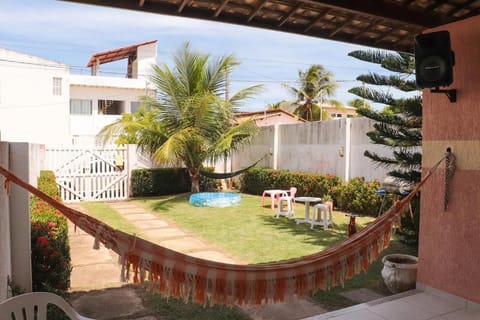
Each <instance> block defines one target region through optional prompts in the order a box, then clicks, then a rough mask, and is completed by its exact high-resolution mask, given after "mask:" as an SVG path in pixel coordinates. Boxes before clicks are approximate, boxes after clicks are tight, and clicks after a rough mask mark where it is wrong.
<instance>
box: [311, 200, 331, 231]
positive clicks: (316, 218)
mask: <svg viewBox="0 0 480 320" xmlns="http://www.w3.org/2000/svg"><path fill="white" fill-rule="evenodd" d="M313 208H314V212H313V218H312V221H311V225H310V229H313V226H314V225H316V224H320V223H321V225H323V229H324V230H328V225H330V224H332V223H333V216H332V208H331V207H330V205H329V204H326V203H319V204H316V205H315V206H314V207H313Z"/></svg>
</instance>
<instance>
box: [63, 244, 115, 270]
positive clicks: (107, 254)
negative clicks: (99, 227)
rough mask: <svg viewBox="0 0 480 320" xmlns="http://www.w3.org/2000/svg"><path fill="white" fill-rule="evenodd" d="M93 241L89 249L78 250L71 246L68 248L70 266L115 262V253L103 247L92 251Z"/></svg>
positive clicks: (78, 248) (76, 247)
mask: <svg viewBox="0 0 480 320" xmlns="http://www.w3.org/2000/svg"><path fill="white" fill-rule="evenodd" d="M92 245H93V241H92V243H91V245H90V248H84V247H83V248H80V247H78V246H73V247H71V248H70V256H71V259H72V265H75V266H80V265H87V264H91V263H103V262H107V261H108V262H114V261H116V260H117V258H115V257H116V256H117V254H116V253H114V252H112V251H110V250H108V249H106V248H105V247H102V246H100V249H98V250H95V249H93V246H92Z"/></svg>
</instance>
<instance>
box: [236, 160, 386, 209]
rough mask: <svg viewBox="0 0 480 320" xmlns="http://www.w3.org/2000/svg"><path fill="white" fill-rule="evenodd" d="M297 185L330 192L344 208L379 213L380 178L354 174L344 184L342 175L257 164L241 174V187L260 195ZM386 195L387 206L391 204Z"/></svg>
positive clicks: (312, 192) (306, 191)
mask: <svg viewBox="0 0 480 320" xmlns="http://www.w3.org/2000/svg"><path fill="white" fill-rule="evenodd" d="M290 187H297V194H296V195H297V196H316V197H325V196H326V195H329V196H331V197H332V198H333V200H334V205H335V206H336V207H337V208H338V209H340V210H344V211H348V212H353V213H357V214H361V215H370V216H376V215H377V214H378V211H379V210H380V207H381V205H382V200H383V198H382V197H381V196H379V195H378V194H377V193H376V192H375V191H376V190H378V189H380V183H379V182H378V180H374V181H371V182H365V179H364V178H352V179H350V181H349V182H348V183H347V184H346V185H344V184H343V182H342V179H340V178H339V177H336V176H332V175H328V174H327V175H321V174H310V173H299V172H290V171H286V170H273V169H265V168H258V167H254V168H252V169H250V170H248V171H247V172H245V173H244V174H243V175H242V176H241V178H240V190H241V191H242V192H245V193H250V194H256V195H261V194H262V193H263V191H264V190H267V189H288V188H290ZM390 205H391V200H390V199H387V202H386V203H385V205H384V206H385V208H388V207H390Z"/></svg>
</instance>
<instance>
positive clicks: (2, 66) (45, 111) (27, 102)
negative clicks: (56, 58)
mask: <svg viewBox="0 0 480 320" xmlns="http://www.w3.org/2000/svg"><path fill="white" fill-rule="evenodd" d="M54 77H55V78H60V79H61V82H62V87H61V95H54V94H53V78H54ZM0 87H1V89H0V133H1V138H2V140H3V141H11V142H27V141H28V142H32V143H53V142H55V143H66V142H70V137H69V124H68V121H66V119H68V110H69V109H68V106H69V68H68V66H67V65H64V64H61V63H57V62H53V61H49V60H45V59H41V58H38V57H33V56H29V55H26V54H21V53H18V52H14V51H10V50H6V49H2V48H0ZM47 115H48V116H47Z"/></svg>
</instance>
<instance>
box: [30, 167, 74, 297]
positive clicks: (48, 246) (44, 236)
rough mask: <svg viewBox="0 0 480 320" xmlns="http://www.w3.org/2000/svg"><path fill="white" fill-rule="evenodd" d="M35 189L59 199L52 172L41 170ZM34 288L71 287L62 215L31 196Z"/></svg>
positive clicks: (60, 291)
mask: <svg viewBox="0 0 480 320" xmlns="http://www.w3.org/2000/svg"><path fill="white" fill-rule="evenodd" d="M38 189H39V190H41V191H43V192H44V193H46V194H47V195H49V196H51V197H52V198H54V199H56V200H57V201H61V198H60V193H59V191H58V188H57V185H56V182H55V176H54V174H53V172H51V171H41V172H40V177H39V179H38ZM30 221H31V250H32V252H31V254H32V287H33V291H49V292H54V293H56V294H60V295H62V294H64V293H65V292H66V291H67V290H68V288H69V287H70V273H71V270H72V268H71V264H70V245H69V242H68V226H67V221H66V219H65V217H64V216H63V215H62V214H61V213H60V212H58V211H57V210H55V208H53V207H52V206H50V205H49V204H47V203H46V202H44V201H42V200H40V199H39V198H38V197H35V196H33V197H32V198H31V200H30Z"/></svg>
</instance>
